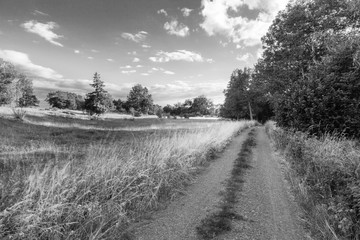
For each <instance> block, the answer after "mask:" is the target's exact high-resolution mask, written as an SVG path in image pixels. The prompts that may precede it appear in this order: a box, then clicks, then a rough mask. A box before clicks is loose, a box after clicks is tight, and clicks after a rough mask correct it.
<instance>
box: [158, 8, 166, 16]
mask: <svg viewBox="0 0 360 240" xmlns="http://www.w3.org/2000/svg"><path fill="white" fill-rule="evenodd" d="M157 14H164V15H165V16H168V13H167V12H166V11H165V9H160V10H158V11H157Z"/></svg>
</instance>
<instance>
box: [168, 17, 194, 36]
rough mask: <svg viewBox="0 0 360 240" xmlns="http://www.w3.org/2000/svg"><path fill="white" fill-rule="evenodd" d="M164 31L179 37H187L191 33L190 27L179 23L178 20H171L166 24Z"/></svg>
mask: <svg viewBox="0 0 360 240" xmlns="http://www.w3.org/2000/svg"><path fill="white" fill-rule="evenodd" d="M164 29H165V30H166V31H167V33H168V34H170V35H176V36H178V37H186V36H188V35H189V34H190V33H189V27H188V26H186V25H184V24H182V23H179V22H178V21H177V20H176V19H173V20H171V21H170V22H166V23H165V24H164Z"/></svg>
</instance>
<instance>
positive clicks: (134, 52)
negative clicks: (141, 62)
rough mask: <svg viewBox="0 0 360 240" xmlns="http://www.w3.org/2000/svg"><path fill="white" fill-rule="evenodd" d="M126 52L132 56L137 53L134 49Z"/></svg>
mask: <svg viewBox="0 0 360 240" xmlns="http://www.w3.org/2000/svg"><path fill="white" fill-rule="evenodd" d="M127 54H128V55H133V56H135V55H137V52H136V51H132V52H128V53H127Z"/></svg>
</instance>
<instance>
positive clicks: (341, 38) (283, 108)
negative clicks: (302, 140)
mask: <svg viewBox="0 0 360 240" xmlns="http://www.w3.org/2000/svg"><path fill="white" fill-rule="evenodd" d="M359 5H360V4H359V2H358V1H356V0H348V1H343V0H332V1H328V0H314V1H297V2H295V3H293V4H291V5H288V7H287V9H286V10H285V11H282V12H280V13H279V14H278V16H277V17H276V19H275V20H274V22H273V24H272V25H271V27H270V28H269V31H268V33H267V34H266V36H264V37H263V39H262V40H263V47H264V54H263V59H260V60H259V61H258V63H257V64H256V66H255V73H254V75H253V80H254V83H257V84H258V85H259V86H261V89H262V91H263V95H264V96H267V97H268V99H270V101H271V104H272V107H273V108H274V111H275V115H276V120H277V122H278V123H279V124H280V126H283V127H294V128H296V129H298V130H309V131H310V132H311V133H316V134H321V133H323V132H325V131H333V130H336V131H344V132H345V133H348V134H349V136H357V135H356V134H355V132H356V130H355V127H354V126H356V125H357V126H358V125H359V124H360V121H359V119H358V117H357V116H359V114H358V113H359V110H358V109H359V106H358V104H356V102H358V101H359V97H358V95H357V94H356V91H358V85H357V84H356V81H355V80H354V79H356V77H357V76H358V75H357V74H358V72H357V71H358V70H357V67H356V58H357V56H358V53H359V51H358V50H357V49H358V45H357V41H359V39H358V38H357V37H356V36H358V29H359V28H360V12H359V9H360V8H359ZM351 32H355V33H354V34H351ZM335 46H336V47H335ZM354 134H355V135H354Z"/></svg>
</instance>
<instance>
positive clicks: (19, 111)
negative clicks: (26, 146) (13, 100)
mask: <svg viewBox="0 0 360 240" xmlns="http://www.w3.org/2000/svg"><path fill="white" fill-rule="evenodd" d="M12 112H13V116H14V118H15V119H18V120H21V121H23V120H24V118H25V116H26V111H25V110H24V109H23V108H12Z"/></svg>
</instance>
